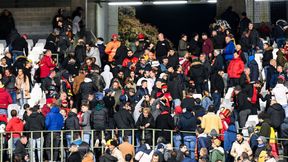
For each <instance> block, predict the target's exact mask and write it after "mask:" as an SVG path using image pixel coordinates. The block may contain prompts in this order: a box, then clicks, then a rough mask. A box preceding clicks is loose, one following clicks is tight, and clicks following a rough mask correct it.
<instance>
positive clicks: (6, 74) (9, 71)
mask: <svg viewBox="0 0 288 162" xmlns="http://www.w3.org/2000/svg"><path fill="white" fill-rule="evenodd" d="M4 73H5V76H11V75H12V71H11V69H5V72H4Z"/></svg>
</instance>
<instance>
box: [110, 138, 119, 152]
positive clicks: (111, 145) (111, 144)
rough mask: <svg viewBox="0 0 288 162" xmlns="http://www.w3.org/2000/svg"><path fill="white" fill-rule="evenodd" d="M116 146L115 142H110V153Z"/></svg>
mask: <svg viewBox="0 0 288 162" xmlns="http://www.w3.org/2000/svg"><path fill="white" fill-rule="evenodd" d="M117 145H118V143H117V141H115V140H111V141H110V145H109V146H108V147H109V150H110V151H111V152H112V151H113V150H114V149H115V147H117Z"/></svg>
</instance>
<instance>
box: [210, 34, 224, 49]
mask: <svg viewBox="0 0 288 162" xmlns="http://www.w3.org/2000/svg"><path fill="white" fill-rule="evenodd" d="M219 34H220V35H216V36H215V37H213V38H212V42H213V45H214V49H223V48H224V45H225V37H223V36H222V34H221V33H219Z"/></svg>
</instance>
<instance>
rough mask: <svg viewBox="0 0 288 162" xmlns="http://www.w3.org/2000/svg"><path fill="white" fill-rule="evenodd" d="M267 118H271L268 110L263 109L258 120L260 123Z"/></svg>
mask: <svg viewBox="0 0 288 162" xmlns="http://www.w3.org/2000/svg"><path fill="white" fill-rule="evenodd" d="M266 119H269V115H268V114H267V113H266V112H264V111H262V112H260V113H259V114H258V120H259V122H260V123H263V122H264V121H265V120H266Z"/></svg>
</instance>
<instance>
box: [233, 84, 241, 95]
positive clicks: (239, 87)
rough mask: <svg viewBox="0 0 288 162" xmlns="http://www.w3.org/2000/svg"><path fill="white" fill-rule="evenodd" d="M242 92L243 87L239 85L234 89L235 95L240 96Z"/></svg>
mask: <svg viewBox="0 0 288 162" xmlns="http://www.w3.org/2000/svg"><path fill="white" fill-rule="evenodd" d="M241 90H242V88H241V86H239V85H237V86H236V87H235V88H234V93H235V94H236V95H238V94H239V93H240V92H241Z"/></svg>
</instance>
